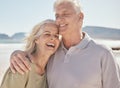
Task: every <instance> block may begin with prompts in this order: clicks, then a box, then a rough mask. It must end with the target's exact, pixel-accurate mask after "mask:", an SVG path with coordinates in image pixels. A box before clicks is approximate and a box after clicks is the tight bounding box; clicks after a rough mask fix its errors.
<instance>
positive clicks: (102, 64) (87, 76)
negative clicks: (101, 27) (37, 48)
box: [47, 33, 120, 88]
mask: <svg viewBox="0 0 120 88" xmlns="http://www.w3.org/2000/svg"><path fill="white" fill-rule="evenodd" d="M117 65H118V64H117V63H116V60H115V58H114V56H113V54H112V50H111V49H109V48H107V47H105V46H103V45H99V44H97V43H96V42H95V41H94V40H92V39H91V38H90V37H89V36H88V34H87V33H85V37H84V39H83V40H82V41H81V42H80V43H79V44H78V45H76V46H73V47H71V48H70V49H69V50H67V49H66V48H65V47H64V45H63V44H61V45H60V47H59V49H58V50H57V51H56V53H55V55H53V56H52V57H51V59H50V61H49V63H48V66H47V80H48V86H49V88H120V74H119V73H118V72H119V71H118V66H117Z"/></svg>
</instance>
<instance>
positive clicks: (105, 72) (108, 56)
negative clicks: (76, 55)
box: [102, 51, 120, 88]
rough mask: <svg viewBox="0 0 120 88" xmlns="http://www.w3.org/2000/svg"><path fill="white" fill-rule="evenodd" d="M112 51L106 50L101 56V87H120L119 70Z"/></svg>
mask: <svg viewBox="0 0 120 88" xmlns="http://www.w3.org/2000/svg"><path fill="white" fill-rule="evenodd" d="M119 70H120V69H119V66H118V64H117V61H116V59H115V58H114V56H113V53H112V51H106V52H105V53H104V55H103V58H102V84H103V88H120V73H119V72H120V71H119Z"/></svg>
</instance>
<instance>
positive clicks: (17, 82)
mask: <svg viewBox="0 0 120 88" xmlns="http://www.w3.org/2000/svg"><path fill="white" fill-rule="evenodd" d="M27 78H28V73H25V74H24V75H21V74H19V73H16V74H14V73H13V72H12V71H11V70H10V69H8V70H7V71H6V73H5V75H4V78H3V81H2V83H1V87H0V88H25V85H26V83H27Z"/></svg>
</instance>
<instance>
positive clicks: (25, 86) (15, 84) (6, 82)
mask: <svg viewBox="0 0 120 88" xmlns="http://www.w3.org/2000/svg"><path fill="white" fill-rule="evenodd" d="M31 68H32V69H31V71H29V72H28V73H25V74H24V75H21V74H19V73H15V74H14V73H12V72H11V70H10V69H8V70H7V72H6V73H5V76H4V78H3V81H2V84H1V87H0V88H47V83H46V75H45V74H44V75H42V76H40V75H38V74H37V73H36V71H35V65H34V64H33V63H31Z"/></svg>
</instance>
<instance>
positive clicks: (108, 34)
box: [83, 26, 120, 40]
mask: <svg viewBox="0 0 120 88" xmlns="http://www.w3.org/2000/svg"><path fill="white" fill-rule="evenodd" d="M83 31H85V32H87V33H88V34H89V35H90V36H91V37H93V38H96V39H111V40H120V29H115V28H106V27H97V26H86V27H84V28H83Z"/></svg>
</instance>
